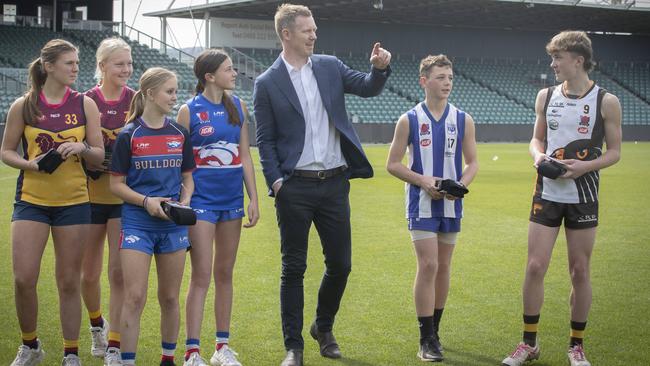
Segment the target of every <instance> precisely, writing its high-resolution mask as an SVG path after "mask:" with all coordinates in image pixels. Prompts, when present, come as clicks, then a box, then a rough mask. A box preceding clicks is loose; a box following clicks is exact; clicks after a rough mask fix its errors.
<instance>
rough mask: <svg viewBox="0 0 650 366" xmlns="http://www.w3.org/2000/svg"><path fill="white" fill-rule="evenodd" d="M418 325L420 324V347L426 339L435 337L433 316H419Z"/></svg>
mask: <svg viewBox="0 0 650 366" xmlns="http://www.w3.org/2000/svg"><path fill="white" fill-rule="evenodd" d="M418 323H420V345H422V344H424V340H425V339H426V338H429V337H433V316H418Z"/></svg>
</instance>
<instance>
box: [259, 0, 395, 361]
mask: <svg viewBox="0 0 650 366" xmlns="http://www.w3.org/2000/svg"><path fill="white" fill-rule="evenodd" d="M275 28H276V32H277V33H278V37H279V38H280V40H281V42H282V54H281V55H280V57H278V59H277V60H276V61H275V62H274V63H273V66H271V67H270V68H269V69H268V70H266V71H265V72H264V73H263V74H261V75H260V76H259V77H258V78H257V79H256V81H255V90H254V92H253V104H254V113H255V119H256V120H257V144H258V147H259V152H260V160H261V163H262V169H263V172H264V177H265V179H266V183H267V185H268V187H269V195H271V196H275V206H276V214H277V219H278V226H279V228H280V241H281V253H282V277H281V288H280V302H281V316H282V331H283V334H284V345H285V348H286V350H287V354H286V357H285V359H284V360H283V361H282V363H281V366H295V365H302V363H303V349H304V341H303V338H302V328H303V315H302V314H303V305H304V293H303V275H304V272H305V270H306V268H307V240H308V236H309V229H310V227H311V224H312V222H313V223H314V225H315V226H316V229H317V231H318V234H319V236H320V239H321V244H322V247H323V253H324V255H325V266H326V270H325V274H324V276H323V280H322V282H321V286H320V289H319V292H318V306H317V309H316V318H315V320H314V322H313V323H312V325H311V328H310V334H311V336H312V337H313V338H314V339H316V340H317V342H318V344H319V346H320V353H321V355H322V356H324V357H329V358H339V357H341V352H340V349H339V346H338V344H337V343H336V339H335V338H334V335H333V333H332V328H333V325H334V318H335V316H336V313H337V311H338V309H339V305H340V302H341V298H342V296H343V292H344V290H345V285H346V283H347V278H348V274H349V273H350V269H351V239H350V237H351V234H350V231H351V230H350V203H349V198H348V195H349V191H350V183H349V179H350V178H370V177H372V175H373V171H372V167H371V165H370V163H369V162H368V159H367V158H366V156H365V153H364V152H363V149H362V147H361V142H360V141H359V137H358V136H357V134H356V132H355V131H354V129H353V128H352V124H351V123H350V121H349V120H348V114H347V112H346V110H345V99H344V98H345V93H352V94H356V95H358V96H361V97H372V96H376V95H378V94H380V93H381V91H382V89H383V87H384V84H385V83H386V80H387V78H388V76H389V75H390V67H389V63H390V58H391V55H390V53H389V52H388V51H386V50H385V49H383V48H381V46H380V44H379V43H377V44H375V45H374V47H373V49H372V52H371V57H370V63H371V64H372V69H371V71H370V73H362V72H359V71H355V70H352V69H350V68H349V67H347V66H346V65H344V64H343V63H342V62H341V61H340V60H339V59H337V58H336V57H333V56H327V55H314V54H313V51H314V43H315V41H316V24H315V22H314V18H313V17H312V14H311V11H310V10H309V9H308V8H307V7H305V6H302V5H291V4H283V5H281V6H280V7H278V10H277V12H276V14H275Z"/></svg>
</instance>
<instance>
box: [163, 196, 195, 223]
mask: <svg viewBox="0 0 650 366" xmlns="http://www.w3.org/2000/svg"><path fill="white" fill-rule="evenodd" d="M160 205H161V206H162V209H163V211H164V212H165V214H166V215H167V217H169V218H170V219H171V220H172V221H173V222H174V223H176V225H194V224H196V213H195V212H194V210H192V207H189V206H183V205H181V204H180V203H178V202H172V201H163V202H161V203H160Z"/></svg>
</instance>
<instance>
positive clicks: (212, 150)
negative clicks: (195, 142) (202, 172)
mask: <svg viewBox="0 0 650 366" xmlns="http://www.w3.org/2000/svg"><path fill="white" fill-rule="evenodd" d="M195 160H196V165H197V166H199V167H200V166H206V165H207V166H210V167H216V168H218V167H227V166H239V165H241V160H240V159H239V145H238V144H233V143H230V142H226V141H219V142H215V143H213V144H210V145H207V146H203V147H202V148H200V149H199V150H198V151H197V152H196V153H195Z"/></svg>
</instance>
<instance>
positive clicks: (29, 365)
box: [11, 339, 45, 366]
mask: <svg viewBox="0 0 650 366" xmlns="http://www.w3.org/2000/svg"><path fill="white" fill-rule="evenodd" d="M36 342H37V343H38V348H36V349H34V348H29V347H27V346H25V345H24V344H23V345H21V346H20V347H18V354H16V358H15V359H14V362H12V363H11V366H36V365H38V364H39V363H41V361H43V357H44V356H45V352H44V351H43V346H42V345H41V341H39V340H38V339H37V340H36Z"/></svg>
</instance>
